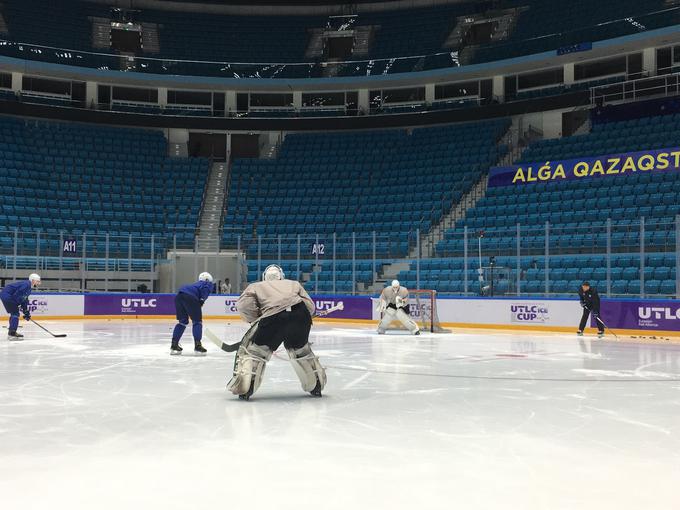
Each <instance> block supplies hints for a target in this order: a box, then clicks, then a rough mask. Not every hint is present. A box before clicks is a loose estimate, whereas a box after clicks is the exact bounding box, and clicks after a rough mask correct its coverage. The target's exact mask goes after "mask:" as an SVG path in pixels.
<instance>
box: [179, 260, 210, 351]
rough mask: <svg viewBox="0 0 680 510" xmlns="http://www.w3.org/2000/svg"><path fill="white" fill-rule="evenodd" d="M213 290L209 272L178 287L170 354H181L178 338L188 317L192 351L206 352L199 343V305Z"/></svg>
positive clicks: (201, 316)
mask: <svg viewBox="0 0 680 510" xmlns="http://www.w3.org/2000/svg"><path fill="white" fill-rule="evenodd" d="M212 290H213V277H212V276H211V275H210V273H201V274H199V275H198V281H197V282H196V283H190V284H189V285H184V286H182V287H180V289H179V292H177V295H176V296H175V310H176V313H177V324H176V325H175V329H174V330H173V332H172V345H171V346H170V354H182V348H181V347H180V346H179V340H180V338H182V334H183V333H184V330H185V329H186V327H187V326H188V325H189V318H191V322H192V323H193V326H192V329H191V332H192V333H193V335H194V352H195V353H196V354H199V355H204V354H205V353H206V350H205V348H204V347H203V345H201V338H202V337H203V313H202V311H201V307H202V306H203V303H205V300H206V299H208V296H209V295H210V294H211V293H212Z"/></svg>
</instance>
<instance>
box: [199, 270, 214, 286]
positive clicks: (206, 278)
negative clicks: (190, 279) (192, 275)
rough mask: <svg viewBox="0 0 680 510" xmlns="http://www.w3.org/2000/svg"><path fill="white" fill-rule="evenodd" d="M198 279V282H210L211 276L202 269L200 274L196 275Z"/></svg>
mask: <svg viewBox="0 0 680 510" xmlns="http://www.w3.org/2000/svg"><path fill="white" fill-rule="evenodd" d="M198 281H199V282H210V283H212V281H213V277H212V275H211V274H210V273H208V272H206V271H203V272H202V273H201V274H199V275H198Z"/></svg>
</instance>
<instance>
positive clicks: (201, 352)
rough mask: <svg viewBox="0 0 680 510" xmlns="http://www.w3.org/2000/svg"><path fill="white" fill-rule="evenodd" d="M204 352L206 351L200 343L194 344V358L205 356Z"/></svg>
mask: <svg viewBox="0 0 680 510" xmlns="http://www.w3.org/2000/svg"><path fill="white" fill-rule="evenodd" d="M206 352H208V351H207V350H206V349H205V347H203V345H201V344H200V343H198V344H196V346H195V347H194V353H195V354H196V356H205V353H206Z"/></svg>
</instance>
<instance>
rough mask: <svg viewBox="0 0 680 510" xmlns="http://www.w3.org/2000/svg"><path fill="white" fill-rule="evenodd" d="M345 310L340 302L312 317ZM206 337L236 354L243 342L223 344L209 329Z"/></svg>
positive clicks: (225, 350) (254, 324)
mask: <svg viewBox="0 0 680 510" xmlns="http://www.w3.org/2000/svg"><path fill="white" fill-rule="evenodd" d="M344 309H345V304H344V303H343V302H342V301H340V302H339V303H338V304H337V305H335V306H332V307H330V308H329V309H328V310H322V311H321V312H314V314H313V315H312V318H315V317H325V316H326V315H329V314H331V313H333V312H337V311H339V310H344ZM258 322H260V319H257V320H256V321H255V322H253V323H252V324H251V325H250V328H248V331H250V330H251V329H252V328H254V327H255V326H257V323H258ZM247 334H248V332H246V334H245V335H243V336H244V337H245V336H246V335H247ZM205 336H207V337H208V339H209V340H210V341H211V342H212V343H214V344H215V345H216V346H217V347H219V348H220V349H222V350H223V351H224V352H234V351H237V350H238V348H239V347H240V346H241V340H239V341H238V342H235V343H233V344H228V343H226V342H223V341H222V340H220V339H219V338H217V335H216V334H215V333H213V332H212V331H210V330H209V329H207V328H206V330H205Z"/></svg>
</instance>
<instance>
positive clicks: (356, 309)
mask: <svg viewBox="0 0 680 510" xmlns="http://www.w3.org/2000/svg"><path fill="white" fill-rule="evenodd" d="M84 297H85V315H175V296H174V294H86V295H85V296H84ZM312 299H313V300H314V305H315V306H316V309H317V310H318V311H323V310H328V309H329V308H331V307H333V306H336V305H338V304H339V303H342V304H343V305H344V309H343V310H338V311H336V312H333V313H331V314H329V315H327V317H328V318H329V319H333V318H336V319H371V318H372V317H373V310H372V308H373V306H372V301H371V298H370V297H366V296H312ZM237 300H238V297H236V296H211V297H210V298H209V299H208V301H207V302H206V304H205V306H204V309H203V313H204V314H205V315H215V316H219V315H237V314H238V311H237V309H236V301H237Z"/></svg>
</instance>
